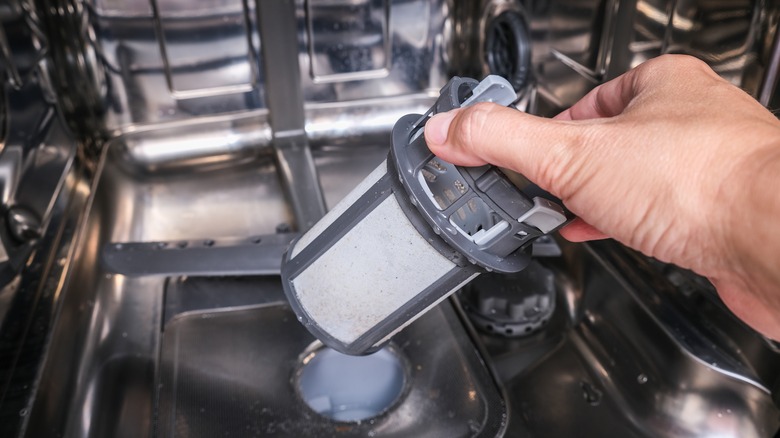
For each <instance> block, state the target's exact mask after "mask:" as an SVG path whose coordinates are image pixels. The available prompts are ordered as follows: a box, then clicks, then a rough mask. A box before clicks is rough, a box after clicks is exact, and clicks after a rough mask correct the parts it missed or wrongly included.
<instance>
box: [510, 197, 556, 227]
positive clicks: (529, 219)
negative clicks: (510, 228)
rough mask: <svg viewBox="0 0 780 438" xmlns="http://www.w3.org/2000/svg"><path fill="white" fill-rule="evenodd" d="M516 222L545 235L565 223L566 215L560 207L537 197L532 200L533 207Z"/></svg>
mask: <svg viewBox="0 0 780 438" xmlns="http://www.w3.org/2000/svg"><path fill="white" fill-rule="evenodd" d="M517 220H518V221H519V222H522V223H524V224H527V225H530V226H532V227H536V228H538V229H539V231H541V232H542V233H544V234H547V233H549V232H550V231H552V230H554V229H556V228H557V227H558V226H560V225H561V224H562V223H564V222H566V215H565V214H564V212H563V208H561V206H560V205H558V204H556V203H555V202H552V201H550V200H547V199H544V198H541V197H539V196H537V197H535V198H534V206H533V207H531V209H530V210H528V211H526V212H525V214H523V215H522V216H520V218H518V219H517Z"/></svg>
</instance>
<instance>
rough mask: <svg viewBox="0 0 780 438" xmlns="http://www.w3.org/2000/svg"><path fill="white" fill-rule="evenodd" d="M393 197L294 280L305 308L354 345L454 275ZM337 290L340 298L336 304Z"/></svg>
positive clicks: (327, 327) (296, 291)
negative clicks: (403, 307)
mask: <svg viewBox="0 0 780 438" xmlns="http://www.w3.org/2000/svg"><path fill="white" fill-rule="evenodd" d="M453 267H455V264H454V263H452V262H451V261H450V260H448V259H447V258H445V257H444V256H442V255H441V254H439V252H438V251H436V249H434V248H433V247H432V246H431V245H430V244H429V243H428V242H427V241H426V240H425V238H423V237H422V236H420V234H419V233H418V232H417V231H416V230H415V228H414V226H413V225H412V224H411V223H410V222H409V221H408V219H407V218H406V215H405V214H404V212H403V211H402V210H401V207H400V206H399V205H398V202H397V201H396V200H395V197H393V196H390V197H388V198H387V199H385V200H384V201H382V203H381V204H380V205H379V206H377V208H375V209H374V210H373V211H372V212H371V213H369V214H368V215H367V216H366V217H365V218H364V219H363V220H362V221H360V223H358V224H357V225H356V226H355V227H353V228H352V229H351V230H350V231H349V232H348V233H347V234H346V235H344V237H342V238H341V239H340V240H339V241H338V242H336V243H335V244H334V245H333V246H332V247H330V248H329V249H328V251H327V252H326V253H325V254H323V255H322V256H321V257H320V258H318V259H317V260H316V261H314V262H313V263H312V264H311V265H310V266H309V267H308V268H306V270H304V271H303V272H302V273H301V274H300V275H298V276H297V277H296V278H295V279H293V286H294V287H295V293H296V294H297V296H298V300H299V302H300V304H301V306H302V307H303V309H304V310H305V311H306V312H307V313H308V314H309V315H310V316H311V319H312V320H314V321H316V322H317V323H318V324H319V325H320V326H321V327H322V329H323V330H325V331H327V332H328V333H329V334H330V335H331V336H333V337H335V338H336V339H338V340H340V341H342V342H345V343H351V342H353V341H354V340H355V339H357V338H358V337H360V335H362V334H364V333H365V332H366V331H368V330H369V329H370V328H372V327H374V326H375V325H376V324H378V323H379V322H381V321H382V320H384V319H385V318H387V317H388V316H389V315H390V314H391V313H393V312H394V311H395V310H397V309H398V308H399V307H401V306H402V305H403V304H405V303H407V302H408V301H409V300H411V299H412V298H414V297H415V296H416V295H417V294H419V293H420V292H422V291H423V290H425V288H427V287H428V286H429V285H430V284H432V283H433V282H435V281H436V280H438V279H439V278H440V277H442V276H444V275H445V274H446V273H447V272H449V271H450V270H451V269H452V268H453ZM334 291H338V295H339V299H338V300H333V299H332V298H331V297H333V296H334Z"/></svg>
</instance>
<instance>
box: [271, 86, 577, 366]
mask: <svg viewBox="0 0 780 438" xmlns="http://www.w3.org/2000/svg"><path fill="white" fill-rule="evenodd" d="M516 98H517V96H516V94H515V92H514V90H513V89H512V86H511V85H510V84H509V83H508V82H507V81H506V80H504V79H503V78H501V77H498V76H488V77H487V78H486V79H485V80H483V81H482V82H477V81H476V80H473V79H468V78H458V77H455V78H453V79H452V80H451V81H450V82H449V83H448V84H447V85H446V86H445V87H444V88H443V89H442V91H441V96H440V97H439V99H438V100H437V101H436V103H435V104H434V106H433V107H432V108H431V109H430V110H429V111H428V112H427V113H426V114H424V115H419V114H410V115H407V116H404V117H402V118H401V119H400V120H399V121H398V122H397V123H396V125H395V127H394V128H393V134H392V140H393V141H392V148H391V150H390V153H389V155H388V158H387V160H385V161H384V162H383V163H382V164H380V165H379V167H377V168H376V169H375V170H374V171H373V172H372V173H371V174H370V175H369V176H368V177H366V179H365V180H363V182H362V183H361V184H360V185H358V187H356V188H355V189H354V190H353V191H352V192H351V193H350V194H348V195H347V196H346V197H345V198H344V199H343V200H342V201H341V202H340V203H339V204H338V205H336V207H335V208H333V210H331V211H330V212H329V213H328V214H327V215H326V216H325V217H324V218H322V219H321V220H320V221H319V222H318V223H317V224H315V225H314V227H312V228H311V229H310V230H309V231H308V232H307V233H305V234H304V235H303V236H301V238H300V239H298V240H297V241H295V242H293V243H292V244H291V246H290V248H289V250H288V252H287V254H286V255H285V258H284V261H283V265H282V283H283V285H284V288H285V293H286V295H287V298H288V299H289V301H290V304H291V306H292V308H293V310H294V311H295V313H296V314H297V315H298V319H299V320H300V321H301V322H302V323H303V324H304V325H305V326H306V327H307V328H308V330H309V331H311V332H312V333H313V334H314V335H315V336H316V337H317V338H318V339H320V340H321V341H322V342H323V343H325V344H326V345H328V346H329V347H331V348H334V349H336V350H338V351H341V352H343V353H347V354H365V353H369V352H372V351H376V350H377V349H378V348H380V347H381V346H382V345H383V344H385V343H386V342H387V341H388V340H389V339H390V338H391V337H392V336H393V335H394V334H396V333H397V332H398V331H400V330H401V329H403V328H404V327H405V326H406V325H408V324H409V323H410V322H411V321H413V320H414V319H415V318H417V317H419V316H420V315H422V314H423V313H425V312H426V311H427V310H428V309H430V308H431V307H433V306H435V305H436V304H438V303H439V302H441V301H442V300H444V299H445V298H447V296H449V295H450V294H451V293H453V292H454V291H456V290H457V289H459V288H460V287H461V286H463V285H465V284H466V283H468V282H469V281H470V280H472V279H473V278H474V277H476V276H477V275H479V273H481V272H485V271H497V272H506V273H510V272H518V271H520V270H522V269H523V268H525V267H526V266H527V265H528V263H529V262H530V256H529V255H528V252H527V251H526V249H527V248H529V247H530V244H531V243H532V242H533V241H534V240H535V239H536V238H537V237H539V236H542V235H544V234H547V233H549V232H551V231H554V230H555V229H557V228H558V227H560V226H561V225H563V224H564V223H565V222H566V221H567V219H568V213H567V212H566V211H565V210H564V209H563V208H562V207H561V205H560V204H559V202H560V201H557V200H554V198H552V197H550V196H549V195H547V194H546V193H544V192H543V191H541V190H539V189H538V188H537V187H536V186H533V185H532V184H529V185H527V186H526V187H524V188H522V189H521V188H519V187H517V186H516V185H514V184H513V183H512V182H511V181H510V180H509V179H508V178H507V177H506V175H504V174H503V173H502V172H501V170H499V169H498V168H497V167H494V166H489V165H487V166H481V167H470V168H469V167H459V166H455V165H453V164H450V163H447V162H445V161H442V160H441V159H439V158H437V157H436V156H434V155H433V154H432V153H431V151H430V150H429V149H428V146H427V145H426V144H425V139H424V136H423V135H422V134H423V129H424V126H425V122H426V121H427V120H428V119H429V118H430V116H432V115H433V114H436V113H439V112H445V111H449V110H452V109H455V108H459V107H464V106H468V105H472V104H475V103H478V102H495V103H498V104H501V105H510V104H512V102H514V101H515V100H516Z"/></svg>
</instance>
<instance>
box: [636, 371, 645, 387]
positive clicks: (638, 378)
mask: <svg viewBox="0 0 780 438" xmlns="http://www.w3.org/2000/svg"><path fill="white" fill-rule="evenodd" d="M636 381H637V382H638V383H639V384H640V385H644V384H645V383H647V376H646V375H645V374H644V373H642V374H640V375H638V376H636Z"/></svg>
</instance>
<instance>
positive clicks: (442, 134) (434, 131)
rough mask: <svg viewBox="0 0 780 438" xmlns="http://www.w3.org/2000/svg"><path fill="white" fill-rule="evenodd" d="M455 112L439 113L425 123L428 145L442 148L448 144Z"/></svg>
mask: <svg viewBox="0 0 780 438" xmlns="http://www.w3.org/2000/svg"><path fill="white" fill-rule="evenodd" d="M454 118H455V111H447V112H446V113H439V114H436V115H434V116H433V117H431V118H430V119H428V121H427V122H426V123H425V141H426V143H428V145H433V146H441V145H443V144H445V143H446V142H447V137H448V136H449V131H450V125H451V124H452V120H453V119H454Z"/></svg>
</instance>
